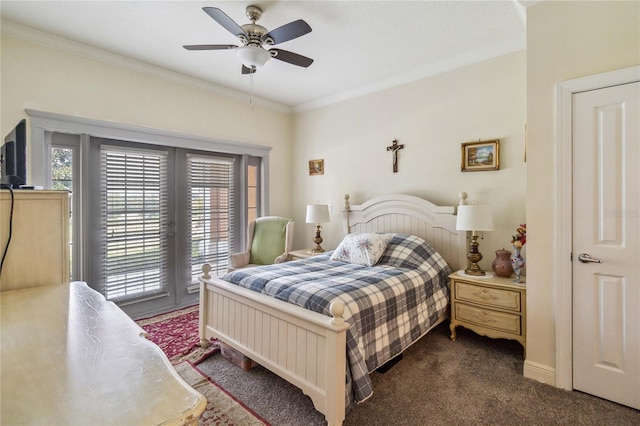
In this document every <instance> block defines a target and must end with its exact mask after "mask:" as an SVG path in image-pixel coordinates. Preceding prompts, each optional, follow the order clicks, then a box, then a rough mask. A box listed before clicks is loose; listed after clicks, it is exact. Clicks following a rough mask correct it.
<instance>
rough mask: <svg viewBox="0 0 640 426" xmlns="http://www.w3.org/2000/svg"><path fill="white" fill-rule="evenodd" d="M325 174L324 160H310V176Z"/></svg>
mask: <svg viewBox="0 0 640 426" xmlns="http://www.w3.org/2000/svg"><path fill="white" fill-rule="evenodd" d="M323 174H324V160H310V161H309V176H314V175H323Z"/></svg>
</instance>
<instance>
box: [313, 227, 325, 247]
mask: <svg viewBox="0 0 640 426" xmlns="http://www.w3.org/2000/svg"><path fill="white" fill-rule="evenodd" d="M322 241H324V240H323V239H322V236H321V235H320V224H319V223H318V224H317V225H316V236H315V237H314V238H313V242H314V243H316V246H315V247H314V248H313V249H311V253H324V249H323V248H322V247H321V246H320V244H322Z"/></svg>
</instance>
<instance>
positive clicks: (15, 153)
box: [0, 119, 27, 189]
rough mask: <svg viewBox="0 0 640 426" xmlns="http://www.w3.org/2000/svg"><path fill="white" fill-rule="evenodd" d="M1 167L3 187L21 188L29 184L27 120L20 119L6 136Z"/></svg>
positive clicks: (0, 162) (1, 156)
mask: <svg viewBox="0 0 640 426" xmlns="http://www.w3.org/2000/svg"><path fill="white" fill-rule="evenodd" d="M0 168H1V170H0V184H2V187H11V188H14V189H19V188H20V186H22V185H26V184H27V120H24V119H22V120H20V122H19V123H18V125H17V126H16V127H15V128H14V129H13V130H12V131H11V132H10V133H9V134H8V135H7V136H6V137H5V138H4V144H3V145H2V150H1V151H0Z"/></svg>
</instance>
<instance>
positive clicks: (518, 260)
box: [511, 247, 524, 283]
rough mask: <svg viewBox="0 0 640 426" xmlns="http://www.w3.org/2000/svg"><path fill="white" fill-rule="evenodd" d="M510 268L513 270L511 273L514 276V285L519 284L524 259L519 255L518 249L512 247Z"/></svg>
mask: <svg viewBox="0 0 640 426" xmlns="http://www.w3.org/2000/svg"><path fill="white" fill-rule="evenodd" d="M511 267H512V268H513V272H514V273H515V274H516V277H515V279H514V280H513V282H514V283H519V282H521V281H520V275H521V274H522V269H523V268H524V259H523V258H522V256H521V255H520V249H519V248H516V247H514V248H513V256H511Z"/></svg>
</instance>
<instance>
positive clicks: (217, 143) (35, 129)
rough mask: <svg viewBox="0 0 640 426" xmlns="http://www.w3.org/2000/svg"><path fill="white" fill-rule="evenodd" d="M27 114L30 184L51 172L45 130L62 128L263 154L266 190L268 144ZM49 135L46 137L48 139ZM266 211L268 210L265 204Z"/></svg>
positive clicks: (224, 151) (176, 145)
mask: <svg viewBox="0 0 640 426" xmlns="http://www.w3.org/2000/svg"><path fill="white" fill-rule="evenodd" d="M25 111H26V113H27V114H28V115H29V117H30V123H29V128H30V131H31V134H30V136H29V144H28V145H29V148H28V149H29V162H28V164H27V173H28V175H29V176H28V179H29V182H31V185H42V186H44V185H45V182H46V181H47V176H49V175H50V174H51V165H50V164H48V163H47V159H48V156H49V153H48V151H49V149H50V148H51V147H50V145H51V139H50V138H46V137H45V132H63V133H71V134H77V135H81V134H87V135H89V136H92V137H100V138H105V139H116V140H126V141H131V142H143V143H147V144H152V145H161V146H170V147H174V148H185V149H194V150H202V151H210V152H217V153H222V154H234V155H245V154H246V155H253V156H255V157H262V158H263V166H264V171H263V182H262V183H263V185H264V188H265V191H267V189H268V187H269V182H268V176H269V173H268V167H269V161H268V158H269V152H270V151H271V147H268V146H264V145H254V144H248V143H244V142H234V141H225V140H220V139H211V138H205V137H199V136H193V135H187V134H183V133H176V132H169V131H165V130H158V129H150V128H146V127H139V126H133V125H129V124H122V123H113V122H109V121H101V120H94V119H91V118H83V117H74V116H71V115H65V114H57V113H52V112H45V111H38V110H33V109H26V110H25ZM47 139H48V140H47ZM265 209H266V211H268V208H267V206H266V205H265Z"/></svg>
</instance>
